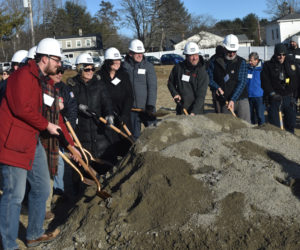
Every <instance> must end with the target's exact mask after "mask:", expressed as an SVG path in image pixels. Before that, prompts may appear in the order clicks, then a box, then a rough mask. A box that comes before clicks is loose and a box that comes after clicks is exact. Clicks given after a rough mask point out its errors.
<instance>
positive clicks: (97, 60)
mask: <svg viewBox="0 0 300 250" xmlns="http://www.w3.org/2000/svg"><path fill="white" fill-rule="evenodd" d="M103 59H104V58H103ZM103 59H102V58H101V57H100V56H95V57H93V61H94V66H95V68H100V67H101V66H102V64H103V63H104V60H103Z"/></svg>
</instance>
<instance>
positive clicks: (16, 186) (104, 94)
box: [0, 34, 300, 249]
mask: <svg viewBox="0 0 300 250" xmlns="http://www.w3.org/2000/svg"><path fill="white" fill-rule="evenodd" d="M296 40H297V38H294V37H293V38H292V41H291V46H290V49H289V50H288V49H287V47H286V46H285V45H284V44H277V45H276V46H275V50H274V55H273V57H272V58H271V60H270V61H267V62H265V63H264V64H263V62H262V61H261V60H260V59H259V56H258V53H256V52H252V53H251V54H250V55H249V63H248V64H247V63H246V60H245V59H243V58H241V57H240V56H238V55H237V51H238V49H239V41H238V38H237V37H236V36H235V35H232V34H230V35H228V36H226V37H225V39H224V41H223V44H222V45H221V46H218V47H217V48H216V54H215V55H214V56H212V57H211V59H210V60H209V62H208V63H205V62H204V60H203V58H202V57H201V56H200V50H199V47H198V45H197V44H196V43H194V42H188V43H187V44H186V45H185V48H184V55H185V56H186V59H185V60H184V61H183V62H181V63H179V64H177V65H175V66H174V67H173V69H172V71H171V73H170V76H169V80H168V84H167V86H168V89H169V91H170V93H171V95H172V98H173V100H174V102H175V103H176V105H177V106H176V113H177V114H178V115H179V114H183V113H185V114H189V115H191V116H194V115H198V114H203V113H204V101H205V96H206V91H207V88H208V87H209V88H210V89H211V91H212V95H213V99H214V105H215V110H216V112H217V113H230V112H232V113H233V112H234V113H235V114H237V116H238V117H240V118H241V119H244V120H246V121H248V122H249V123H250V122H251V123H253V124H254V123H256V122H258V124H259V125H261V124H263V123H265V116H264V112H265V103H267V105H268V121H269V122H270V123H271V124H274V125H276V126H280V117H279V115H278V112H279V111H282V113H283V115H284V119H283V123H284V126H285V128H286V130H288V131H290V132H292V133H293V132H294V128H295V124H296V111H297V110H296V99H297V98H298V84H299V79H300V78H299V70H300V63H299V62H300V53H299V48H298V47H297V46H298V44H297V43H296V42H295V41H296ZM144 52H145V48H144V44H143V43H142V42H141V41H140V40H137V39H134V40H132V41H131V42H130V45H129V51H128V54H127V56H126V57H125V60H124V62H123V63H122V62H121V60H122V56H121V54H120V52H119V50H118V49H116V48H113V47H111V48H108V49H107V50H106V51H105V55H104V59H105V61H104V64H103V65H102V67H101V69H100V70H99V71H97V72H96V68H95V67H94V63H93V58H92V57H91V55H90V54H87V53H83V54H80V55H79V56H78V57H77V58H76V70H77V75H76V76H74V77H72V78H69V79H68V80H67V84H65V83H63V82H62V76H63V74H64V69H63V67H62V63H61V59H62V54H61V49H60V45H59V43H58V41H57V40H55V39H53V38H45V39H43V40H41V41H40V42H39V44H38V45H37V46H35V47H33V48H31V49H30V50H29V51H25V50H20V51H17V52H16V53H15V54H14V56H13V58H12V69H11V70H8V71H6V72H3V73H2V78H3V81H1V83H0V84H1V85H0V87H1V88H0V90H1V92H0V93H1V96H0V98H1V99H0V101H1V103H0V117H1V123H0V131H1V133H0V169H1V174H2V182H3V183H2V190H3V194H2V195H1V198H0V236H1V238H0V239H1V243H2V246H3V248H4V249H16V248H18V245H17V243H16V239H17V236H18V226H19V217H20V210H21V203H22V200H23V198H24V195H25V192H27V196H28V227H27V234H26V239H27V245H28V246H29V247H31V246H37V245H39V244H40V243H43V242H48V241H51V240H53V239H55V238H56V237H57V235H58V234H59V230H57V229H56V230H54V231H52V232H45V231H44V229H43V222H44V220H45V218H47V214H46V211H48V212H50V215H51V211H50V207H51V206H50V205H49V204H50V203H49V202H51V193H52V192H54V193H56V194H61V193H63V192H64V181H63V175H64V164H65V163H64V161H63V160H62V158H61V157H60V156H59V151H64V148H63V145H61V144H60V143H59V137H58V135H59V134H61V133H63V135H64V137H65V138H66V139H67V141H68V143H69V144H70V145H71V146H72V147H74V150H75V152H77V153H78V154H76V156H73V159H74V160H75V161H78V157H80V156H81V155H80V153H79V151H78V150H76V148H75V144H74V141H73V138H72V137H71V136H70V134H69V133H68V130H67V128H66V126H65V120H67V121H69V122H70V124H71V126H72V127H73V128H74V129H75V132H76V134H77V137H78V138H79V141H80V142H81V144H82V145H83V147H84V148H85V149H86V150H88V151H89V152H90V153H91V154H92V155H93V156H94V157H95V158H100V159H104V160H107V161H110V162H112V163H113V164H115V163H116V162H117V160H118V156H124V154H125V153H126V152H127V151H128V149H129V147H130V145H131V144H130V143H129V141H128V140H126V139H125V138H124V137H122V136H120V135H119V134H116V133H115V132H114V131H112V130H110V129H109V126H111V125H114V126H116V127H118V128H119V129H122V126H123V125H124V124H125V125H126V126H127V127H128V128H129V130H130V131H131V132H132V135H133V137H134V139H137V138H138V137H139V136H140V134H141V125H142V124H144V126H150V125H155V123H156V121H155V119H153V118H154V116H153V112H155V111H156V108H155V105H156V98H157V79H156V74H155V70H154V67H153V65H152V64H151V63H150V62H148V61H147V60H146V59H145V57H144ZM101 117H103V118H104V120H105V124H104V123H101V122H100V121H99V120H101V119H99V118H101ZM61 131H62V132H61ZM26 186H29V187H30V188H29V189H27V191H26ZM49 197H50V198H49Z"/></svg>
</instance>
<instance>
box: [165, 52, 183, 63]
mask: <svg viewBox="0 0 300 250" xmlns="http://www.w3.org/2000/svg"><path fill="white" fill-rule="evenodd" d="M160 61H161V64H164V65H171V64H177V63H180V62H182V61H184V59H183V58H182V57H181V56H180V55H177V54H164V55H162V56H161V58H160Z"/></svg>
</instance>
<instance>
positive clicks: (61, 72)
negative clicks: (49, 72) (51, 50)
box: [56, 69, 65, 75]
mask: <svg viewBox="0 0 300 250" xmlns="http://www.w3.org/2000/svg"><path fill="white" fill-rule="evenodd" d="M64 73H65V71H64V70H63V69H60V70H57V72H56V74H57V75H58V74H62V75H63V74H64Z"/></svg>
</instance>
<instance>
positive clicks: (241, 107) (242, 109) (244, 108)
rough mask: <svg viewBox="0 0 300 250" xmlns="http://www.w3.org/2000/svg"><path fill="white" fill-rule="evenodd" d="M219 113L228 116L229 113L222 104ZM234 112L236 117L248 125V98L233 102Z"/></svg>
mask: <svg viewBox="0 0 300 250" xmlns="http://www.w3.org/2000/svg"><path fill="white" fill-rule="evenodd" d="M221 112H222V113H224V114H230V113H231V112H230V111H229V110H228V109H227V106H226V105H225V103H223V104H222V107H221ZM234 112H235V113H236V115H237V117H239V118H241V119H243V120H245V121H247V122H249V123H250V107H249V101H248V98H244V99H241V100H238V101H236V102H234Z"/></svg>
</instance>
